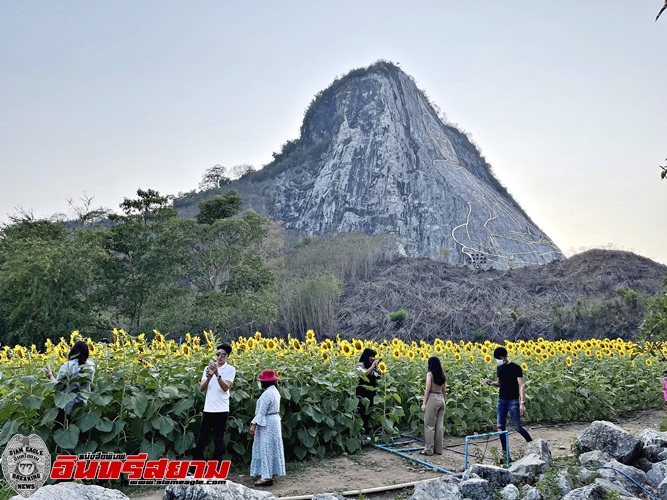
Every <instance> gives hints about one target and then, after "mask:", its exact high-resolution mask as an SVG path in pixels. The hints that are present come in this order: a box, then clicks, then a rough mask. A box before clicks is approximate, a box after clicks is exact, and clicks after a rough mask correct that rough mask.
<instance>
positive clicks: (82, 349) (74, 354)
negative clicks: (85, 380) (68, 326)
mask: <svg viewBox="0 0 667 500" xmlns="http://www.w3.org/2000/svg"><path fill="white" fill-rule="evenodd" d="M89 353H90V351H89V350H88V344H87V343H86V342H84V341H83V340H79V341H77V343H76V344H74V345H73V346H72V348H71V349H70V351H69V356H68V358H69V359H70V360H72V359H76V360H77V361H78V362H79V364H80V365H84V364H86V361H88V354H89Z"/></svg>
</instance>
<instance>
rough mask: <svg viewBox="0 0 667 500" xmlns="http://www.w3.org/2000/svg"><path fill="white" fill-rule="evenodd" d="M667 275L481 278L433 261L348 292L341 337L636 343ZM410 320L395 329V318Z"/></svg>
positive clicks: (629, 259) (574, 268)
mask: <svg viewBox="0 0 667 500" xmlns="http://www.w3.org/2000/svg"><path fill="white" fill-rule="evenodd" d="M666 270H667V268H666V267H665V266H663V265H661V264H658V263H656V262H653V261H651V260H649V259H646V258H644V257H640V256H638V255H635V254H633V253H630V252H622V251H612V250H589V251H587V252H584V253H581V254H578V255H575V256H573V257H571V258H569V259H566V260H564V261H554V262H552V263H550V264H546V265H543V266H534V267H526V268H521V269H512V270H509V271H494V270H489V271H477V270H472V269H469V268H465V267H460V266H453V265H449V264H446V263H442V262H437V261H433V260H429V259H400V260H398V261H396V262H394V263H388V264H386V265H384V266H378V267H377V268H376V270H375V272H374V273H373V274H372V276H371V277H370V278H369V279H360V280H358V281H356V282H355V283H350V284H348V286H346V288H345V290H344V292H343V294H342V297H341V304H340V308H339V312H338V315H337V330H338V331H340V332H342V334H344V335H346V336H347V335H349V336H351V337H363V338H372V339H376V340H377V339H383V338H391V337H393V336H397V337H400V338H401V339H403V340H420V339H425V340H432V339H434V338H436V337H439V338H445V339H448V338H451V339H467V340H477V341H480V340H485V339H490V340H493V341H502V340H504V339H508V340H517V339H536V338H538V337H542V338H545V339H558V338H562V339H574V338H592V337H596V338H604V337H610V338H616V337H621V338H625V339H627V338H631V337H633V335H634V334H635V332H636V330H637V327H638V326H639V325H640V324H641V322H642V321H643V318H644V315H645V312H646V307H647V302H648V298H649V297H651V296H653V295H655V294H657V293H659V292H660V290H661V287H662V281H663V278H664V276H665V271H666ZM399 310H404V311H405V312H406V313H407V315H408V317H407V318H406V319H404V320H403V321H402V322H397V321H391V320H390V318H389V315H390V313H392V312H396V311H399Z"/></svg>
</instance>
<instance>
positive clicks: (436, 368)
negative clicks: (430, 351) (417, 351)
mask: <svg viewBox="0 0 667 500" xmlns="http://www.w3.org/2000/svg"><path fill="white" fill-rule="evenodd" d="M428 371H430V372H431V374H432V375H433V382H435V384H436V385H443V384H444V383H445V382H447V377H445V372H444V371H443V370H442V365H441V364H440V359H439V358H438V357H437V356H431V357H430V358H428Z"/></svg>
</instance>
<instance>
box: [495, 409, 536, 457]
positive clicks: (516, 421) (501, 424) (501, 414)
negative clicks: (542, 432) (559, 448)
mask: <svg viewBox="0 0 667 500" xmlns="http://www.w3.org/2000/svg"><path fill="white" fill-rule="evenodd" d="M507 412H509V414H510V419H511V420H512V426H513V427H514V428H515V429H516V431H517V432H518V433H519V434H521V435H522V436H523V438H524V439H525V440H526V441H528V442H530V441H532V440H533V438H532V437H530V434H528V431H527V430H526V428H525V427H524V426H523V425H521V411H520V410H519V400H518V399H503V398H498V410H497V412H496V415H497V417H498V430H499V431H504V430H506V429H505V424H507ZM500 444H501V445H502V447H503V451H506V450H507V443H506V442H505V439H503V437H502V436H501V438H500Z"/></svg>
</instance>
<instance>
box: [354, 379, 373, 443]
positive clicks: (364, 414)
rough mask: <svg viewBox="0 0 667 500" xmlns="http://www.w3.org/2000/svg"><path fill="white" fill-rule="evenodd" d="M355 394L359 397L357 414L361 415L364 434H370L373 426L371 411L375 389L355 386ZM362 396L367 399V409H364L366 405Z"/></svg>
mask: <svg viewBox="0 0 667 500" xmlns="http://www.w3.org/2000/svg"><path fill="white" fill-rule="evenodd" d="M356 394H357V398H359V415H360V416H361V421H362V422H363V423H364V431H365V432H366V434H372V431H373V427H371V412H372V411H373V398H374V397H375V391H371V390H370V389H366V388H364V387H361V386H357V390H356ZM362 398H366V399H368V409H366V405H365V404H364V402H363V400H362Z"/></svg>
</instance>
